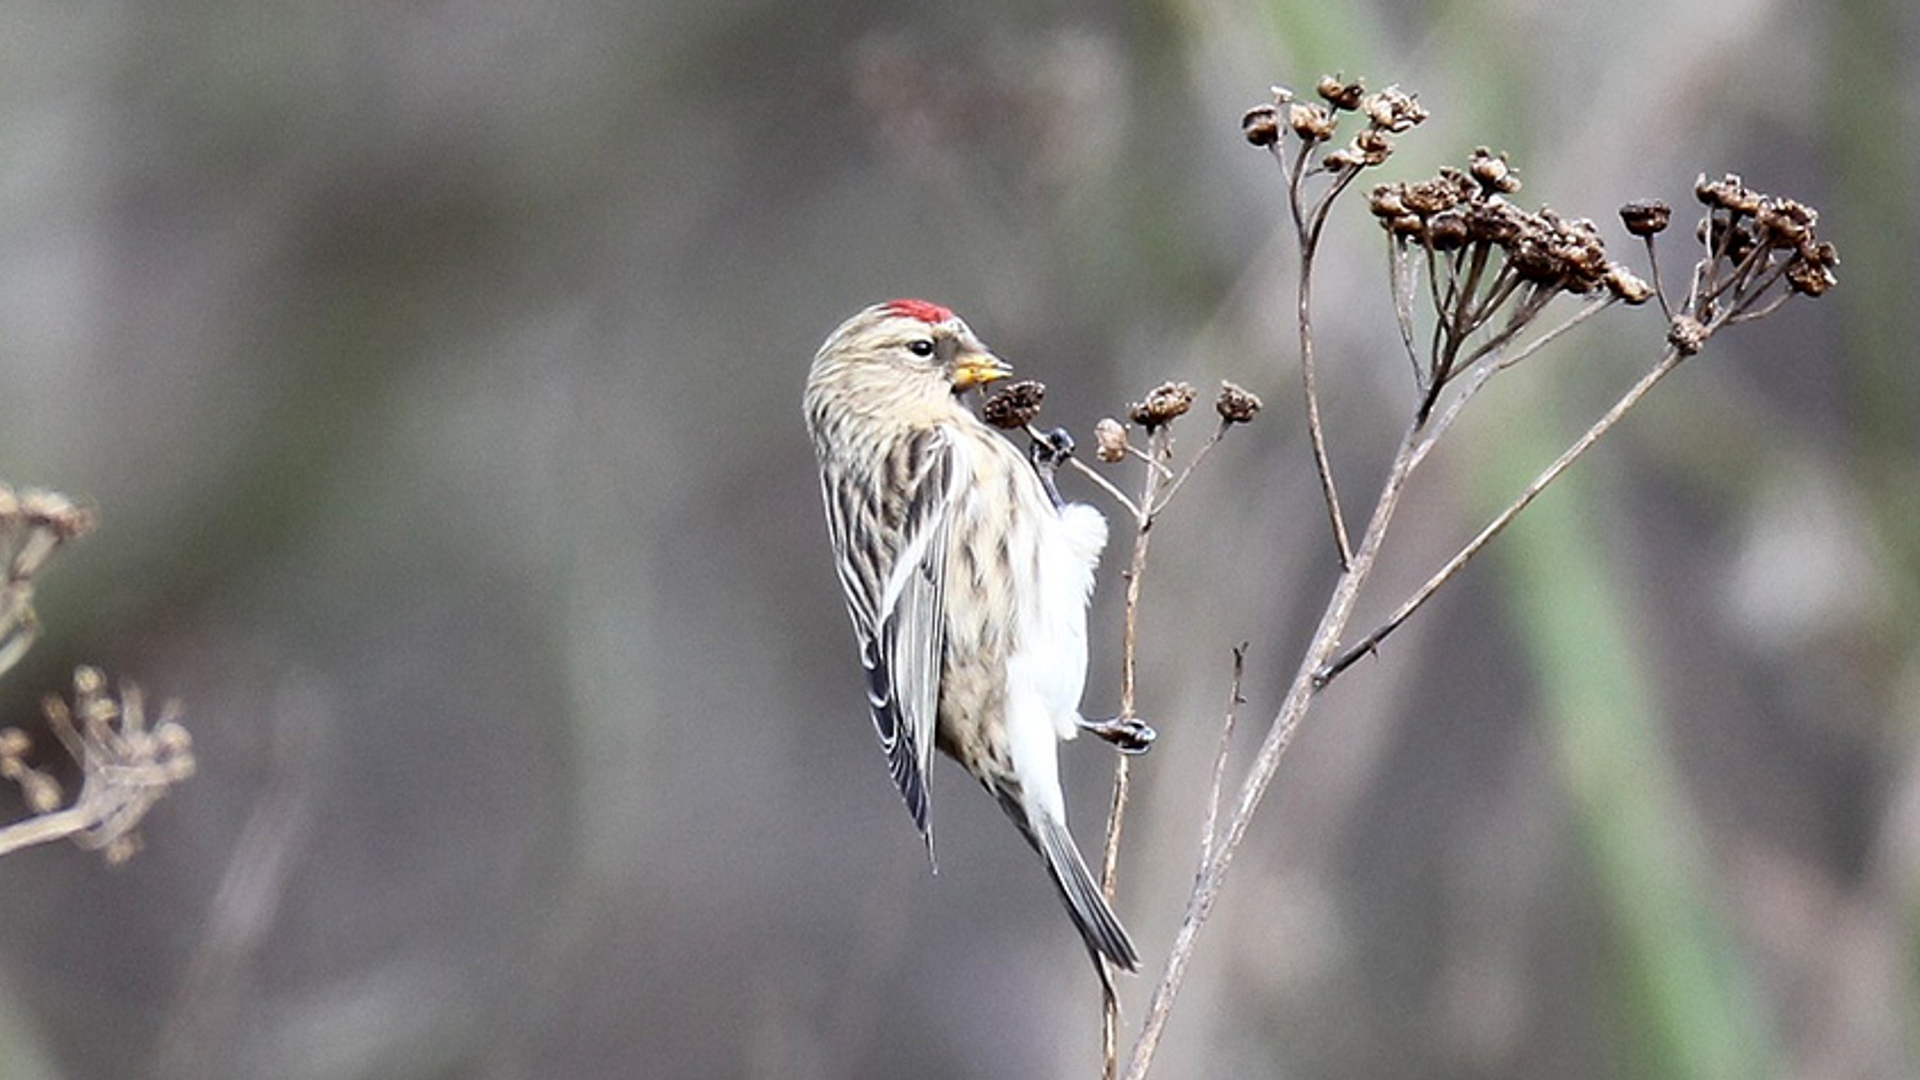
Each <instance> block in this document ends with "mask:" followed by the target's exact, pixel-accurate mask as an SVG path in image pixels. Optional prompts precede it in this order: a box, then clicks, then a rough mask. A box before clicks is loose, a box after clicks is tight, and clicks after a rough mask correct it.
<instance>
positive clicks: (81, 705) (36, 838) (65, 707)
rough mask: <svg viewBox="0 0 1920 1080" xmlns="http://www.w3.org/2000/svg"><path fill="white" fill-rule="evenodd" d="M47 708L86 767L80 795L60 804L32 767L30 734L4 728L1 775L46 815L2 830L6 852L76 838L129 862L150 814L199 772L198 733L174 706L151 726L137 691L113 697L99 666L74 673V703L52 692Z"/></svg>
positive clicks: (50, 721)
mask: <svg viewBox="0 0 1920 1080" xmlns="http://www.w3.org/2000/svg"><path fill="white" fill-rule="evenodd" d="M44 708H45V711H46V717H47V725H48V727H50V728H51V729H52V730H53V733H54V735H55V737H56V738H58V739H59V742H60V744H61V746H62V747H64V748H65V749H66V751H67V753H68V754H69V755H71V756H72V757H73V759H74V762H75V763H76V764H77V765H78V766H79V767H80V792H79V794H78V795H77V796H75V798H74V801H73V804H72V805H71V806H68V807H66V808H65V809H59V805H60V801H61V798H62V796H61V792H60V786H59V784H58V783H57V782H56V781H55V780H54V779H53V778H52V776H51V775H50V774H49V773H47V772H46V771H44V770H41V769H36V768H34V767H32V766H30V765H28V764H27V762H26V760H25V756H26V754H27V753H28V751H29V749H30V745H29V743H28V740H27V739H26V737H25V736H24V735H22V734H20V733H19V732H17V731H12V730H9V731H7V732H0V776H4V777H5V778H6V779H8V780H11V781H13V782H14V783H16V784H18V785H19V786H20V789H21V792H22V793H23V795H24V797H25V798H26V800H27V803H28V805H29V807H30V808H32V809H33V810H34V812H35V813H36V814H37V815H42V816H38V817H35V818H30V819H28V820H26V821H23V822H18V823H16V824H13V825H10V826H8V827H6V828H5V829H0V853H4V852H7V851H13V850H17V849H18V848H21V847H25V846H27V845H29V844H36V843H44V842H46V841H49V840H58V839H63V838H70V839H72V840H73V841H74V842H75V843H77V844H79V845H80V846H82V847H85V848H92V849H95V850H104V852H105V853H106V857H107V860H108V861H109V862H120V861H123V860H124V859H126V858H127V857H128V856H130V855H132V854H133V852H134V851H136V850H138V846H139V837H138V836H137V835H136V833H135V829H136V828H137V827H138V826H139V824H140V820H141V819H142V818H143V817H145V816H146V813H147V811H148V810H149V809H151V808H152V806H153V804H154V803H155V802H156V801H158V800H159V799H160V797H161V796H163V795H165V794H166V793H167V792H168V791H169V790H170V789H171V788H172V787H173V786H174V785H175V784H178V783H180V782H181V781H182V780H185V779H186V778H188V777H189V776H192V775H193V771H194V760H193V739H192V737H191V736H189V735H188V734H187V729H186V728H184V727H182V726H181V725H180V724H179V722H178V721H177V719H176V718H175V710H174V709H173V708H172V707H171V706H170V707H168V708H167V709H166V710H165V711H163V713H162V714H161V716H160V717H159V718H158V719H157V720H156V721H155V722H154V723H153V724H152V725H151V726H149V725H148V721H147V716H146V708H145V706H144V704H143V703H142V700H141V697H140V693H139V691H137V690H136V689H134V688H133V687H131V686H123V687H122V688H121V690H120V693H119V694H118V695H115V694H114V693H113V692H112V690H111V689H109V687H108V686H107V681H106V677H105V676H103V675H102V674H101V673H100V672H99V670H98V669H96V668H90V667H82V668H79V669H77V670H75V671H74V673H73V702H72V704H71V705H69V704H68V703H67V701H66V699H64V698H61V697H59V696H58V695H52V696H49V697H48V698H47V699H46V701H45V703H44ZM56 810H58V812H57V813H55V812H54V811H56Z"/></svg>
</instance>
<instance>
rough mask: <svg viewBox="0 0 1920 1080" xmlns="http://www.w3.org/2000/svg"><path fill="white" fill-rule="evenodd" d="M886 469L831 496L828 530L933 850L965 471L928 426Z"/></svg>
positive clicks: (903, 787)
mask: <svg viewBox="0 0 1920 1080" xmlns="http://www.w3.org/2000/svg"><path fill="white" fill-rule="evenodd" d="M879 466H880V467H879V468H878V469H877V470H875V471H873V472H871V473H868V474H866V475H865V476H863V477H860V478H858V479H853V478H849V479H848V480H844V481H842V482H841V484H840V489H839V490H833V489H831V488H830V489H829V490H828V491H827V500H826V501H827V523H828V528H829V531H830V532H831V533H832V536H833V546H834V551H835V553H836V554H837V555H838V562H839V571H840V584H841V586H842V587H843V588H844V589H845V590H846V594H847V611H848V613H849V614H850V615H852V617H853V627H854V632H855V634H856V635H857V636H858V638H859V642H860V662H861V664H862V665H863V666H864V667H865V668H866V673H867V704H868V705H869V706H870V707H871V709H872V711H873V726H874V731H875V733H876V734H878V735H879V736H880V748H881V749H882V750H883V751H885V753H886V755H887V768H888V770H889V771H890V772H891V773H892V774H893V782H894V784H895V785H896V786H897V787H899V789H900V795H901V797H902V798H903V799H905V800H906V803H907V810H908V812H909V813H911V814H912V815H913V823H914V825H915V826H917V827H918V828H919V830H920V833H921V835H922V836H925V837H927V838H928V843H929V844H931V843H932V835H931V833H929V831H928V815H927V809H928V798H927V771H928V767H929V766H930V765H931V763H932V760H933V729H934V720H935V715H936V713H937V711H938V708H939V701H940V659H941V648H942V645H943V629H942V628H943V627H944V626H945V605H946V566H947V535H948V531H949V522H950V519H951V517H952V513H951V510H952V507H953V506H954V504H955V502H956V494H957V492H958V490H959V485H960V483H962V482H963V478H964V476H965V474H966V465H965V461H964V451H963V450H962V449H961V448H960V447H959V445H958V444H957V443H956V441H955V440H954V439H953V438H952V437H951V436H950V435H949V434H948V433H947V431H946V430H945V429H942V428H928V429H926V430H924V431H920V432H916V433H915V434H913V435H912V436H911V437H909V438H907V439H904V440H901V441H900V442H899V443H898V444H896V446H895V447H894V448H893V450H892V451H891V452H890V453H889V454H888V456H887V457H886V459H885V460H883V461H882V462H880V463H879Z"/></svg>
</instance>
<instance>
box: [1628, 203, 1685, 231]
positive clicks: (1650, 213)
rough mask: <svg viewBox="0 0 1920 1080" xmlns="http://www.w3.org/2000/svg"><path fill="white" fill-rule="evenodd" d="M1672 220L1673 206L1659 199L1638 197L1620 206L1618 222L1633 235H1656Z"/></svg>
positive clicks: (1664, 229)
mask: <svg viewBox="0 0 1920 1080" xmlns="http://www.w3.org/2000/svg"><path fill="white" fill-rule="evenodd" d="M1672 220H1673V208H1672V207H1670V206H1668V205H1667V204H1666V203H1663V202H1661V201H1660V200H1659V199H1640V200H1637V201H1634V202H1630V203H1628V204H1626V205H1625V206H1622V207H1621V208H1620V222H1621V224H1623V225H1625V226H1626V227H1627V231H1628V232H1630V233H1632V234H1633V235H1635V236H1656V235H1658V234H1660V233H1662V232H1665V231H1666V228H1667V224H1668V223H1669V222H1671V221H1672Z"/></svg>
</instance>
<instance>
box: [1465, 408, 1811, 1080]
mask: <svg viewBox="0 0 1920 1080" xmlns="http://www.w3.org/2000/svg"><path fill="white" fill-rule="evenodd" d="M1549 411H1550V410H1549ZM1540 415H1541V413H1540V411H1538V410H1533V409H1528V408H1525V407H1521V408H1516V409H1514V410H1512V413H1511V415H1508V416H1506V417H1503V418H1502V423H1501V425H1500V427H1501V430H1502V438H1501V439H1500V440H1498V449H1497V451H1496V452H1497V453H1498V454H1499V455H1500V458H1499V460H1498V461H1495V462H1490V463H1489V464H1490V465H1491V468H1488V469H1485V470H1480V469H1476V470H1474V472H1475V475H1478V476H1481V477H1485V478H1487V483H1488V484H1489V485H1494V486H1495V487H1496V490H1494V491H1493V492H1490V493H1489V494H1490V496H1491V498H1492V499H1493V500H1494V501H1495V502H1497V501H1499V500H1503V499H1504V498H1505V496H1506V492H1508V491H1511V490H1512V489H1514V488H1517V487H1518V486H1520V485H1522V484H1524V483H1525V482H1526V481H1527V479H1528V478H1529V477H1530V476H1531V475H1532V473H1533V472H1534V471H1535V470H1536V469H1537V468H1538V465H1539V463H1540V462H1543V461H1547V460H1550V459H1551V458H1552V456H1553V454H1554V453H1555V452H1556V451H1557V449H1558V447H1557V446H1554V445H1551V444H1550V442H1549V440H1548V439H1547V438H1546V437H1545V435H1544V432H1543V431H1542V430H1541V425H1540V423H1539V421H1538V417H1539V416H1540ZM1590 480H1591V476H1590V474H1589V473H1588V472H1587V471H1586V470H1584V469H1575V470H1574V471H1573V472H1571V473H1569V474H1568V475H1567V476H1566V477H1565V478H1563V479H1562V480H1561V481H1559V483H1558V484H1557V485H1556V490H1554V491H1550V492H1547V493H1546V494H1544V495H1542V496H1541V498H1540V500H1539V501H1538V502H1536V503H1535V504H1534V505H1533V506H1532V507H1531V508H1530V509H1529V510H1528V511H1527V513H1525V514H1524V515H1522V516H1521V518H1520V519H1519V520H1518V522H1517V523H1516V527H1515V528H1514V529H1512V530H1509V532H1508V533H1507V534H1506V536H1504V537H1502V538H1501V540H1500V542H1499V543H1498V544H1497V545H1495V546H1496V548H1497V550H1498V551H1499V553H1500V557H1499V561H1498V562H1497V563H1496V564H1495V565H1497V566H1498V567H1499V568H1500V572H1501V574H1502V576H1503V578H1504V579H1505V580H1504V583H1503V584H1504V586H1505V593H1506V597H1505V599H1506V603H1507V605H1508V607H1509V609H1510V611H1511V612H1512V614H1513V618H1514V621H1515V624H1516V626H1517V628H1518V631H1519V636H1520V638H1521V640H1522V643H1523V648H1524V649H1525V650H1526V653H1525V658H1526V659H1527V660H1528V661H1529V662H1530V664H1531V667H1532V669H1533V675H1534V678H1535V679H1536V680H1537V683H1538V687H1539V700H1540V712H1541V717H1540V718H1541V722H1542V723H1543V724H1545V725H1546V728H1547V734H1548V737H1549V738H1550V739H1551V741H1552V744H1553V747H1554V751H1555V755H1556V758H1557V760H1558V761H1559V764H1560V768H1561V772H1562V775H1563V777H1564V780H1565V783H1566V787H1567V791H1568V793H1569V795H1570V796H1571V802H1572V809H1573V813H1574V816H1575V824H1576V827H1577V828H1578V830H1579V833H1580V837H1581V840H1582V842H1583V844H1584V847H1585V850H1586V856H1587V859H1588V861H1589V863H1590V864H1591V866H1592V870H1593V885H1594V888H1595V889H1596V890H1597V892H1598V894H1599V897H1600V899H1601V902H1602V905H1603V908H1604V910H1605V913H1606V915H1607V917H1608V918H1609V920H1610V921H1611V924H1612V931H1613V940H1612V941H1611V942H1610V943H1609V945H1610V947H1609V949H1608V950H1607V951H1608V953H1609V955H1610V957H1611V959H1612V961H1613V965H1614V966H1613V970H1612V974H1613V975H1614V976H1616V978H1615V979H1614V984H1613V986H1611V987H1609V990H1610V991H1611V997H1612V998H1613V1000H1614V1001H1616V1002H1617V1006H1618V1007H1617V1010H1616V1013H1615V1015H1616V1017H1617V1024H1618V1026H1617V1028H1616V1030H1615V1032H1614V1035H1615V1037H1616V1040H1617V1044H1618V1046H1619V1048H1620V1051H1621V1053H1620V1060H1621V1062H1622V1064H1623V1065H1624V1066H1625V1068H1624V1073H1625V1074H1626V1075H1632V1076H1636V1077H1674V1078H1686V1080H1697V1078H1698V1080H1703V1078H1709V1077H1712V1078H1722V1077H1728V1078H1733V1077H1738V1078H1748V1077H1763V1076H1771V1075H1779V1074H1780V1073H1781V1072H1782V1071H1783V1070H1782V1065H1781V1062H1780V1058H1779V1055H1778V1049H1777V1047H1776V1045H1775V1043H1774V1040H1773V1039H1772V1038H1771V1037H1770V1035H1769V1032H1768V1025H1767V1023H1766V1021H1765V1018H1764V1017H1763V1016H1762V1014H1761V1011H1760V1009H1759V1007H1758V1003H1757V1002H1756V1000H1755V996H1754V994H1753V992H1752V987H1751V984H1750V979H1749V975H1748V972H1747V970H1746V967H1745V964H1744V962H1743V960H1742V958H1741V956H1740V955H1739V953H1738V952H1737V950H1736V949H1735V947H1734V944H1733V940H1732V939H1733V936H1734V935H1733V933H1732V931H1731V930H1730V929H1729V927H1728V926H1727V920H1728V919H1729V918H1730V917H1731V916H1732V912H1731V911H1729V910H1728V909H1727V908H1726V907H1725V906H1724V905H1721V904H1718V903H1716V902H1715V901H1714V895H1715V892H1716V889H1715V886H1714V883H1713V879H1714V868H1713V866H1712V863H1711V861H1710V860H1709V858H1708V857H1707V854H1706V845H1705V843H1704V842H1703V839H1702V837H1701V835H1700V826H1699V823H1698V822H1697V820H1696V819H1695V817H1694V813H1693V809H1692V807H1691V806H1690V805H1689V803H1688V799H1687V794H1686V787H1685V785H1686V782H1685V779H1684V778H1683V777H1682V776H1681V774H1680V770H1679V768H1678V766H1677V764H1676V762H1675V760H1674V757H1673V754H1672V752H1671V750H1670V748H1669V747H1668V745H1667V740H1666V737H1665V732H1664V723H1665V721H1666V718H1665V717H1664V716H1663V715H1662V714H1661V712H1660V710H1659V707H1658V705H1657V703H1656V702H1655V700H1654V694H1653V691H1652V689H1651V686H1650V684H1651V682H1652V679H1651V677H1650V675H1649V674H1648V672H1647V670H1646V666H1645V663H1644V643H1643V642H1641V641H1640V640H1637V639H1636V637H1635V635H1634V634H1633V633H1632V630H1631V626H1632V621H1633V618H1632V612H1631V611H1630V610H1629V608H1628V606H1627V605H1626V604H1624V603H1623V602H1622V598H1623V596H1625V595H1626V592H1627V590H1625V589H1623V588H1622V587H1621V585H1620V582H1621V581H1622V580H1625V579H1626V578H1627V577H1628V576H1629V575H1623V574H1616V573H1614V572H1613V571H1612V569H1611V567H1610V562H1609V558H1608V553H1607V552H1606V550H1605V547H1604V544H1603V543H1602V534H1603V532H1604V530H1603V529H1600V528H1597V527H1595V523H1596V522H1598V521H1602V520H1604V519H1606V518H1607V517H1608V515H1607V514H1606V513H1605V512H1604V509H1603V503H1604V498H1602V499H1596V498H1594V497H1593V495H1592V493H1591V487H1592V485H1591V484H1590V483H1589V481H1590ZM1490 504H1491V503H1490Z"/></svg>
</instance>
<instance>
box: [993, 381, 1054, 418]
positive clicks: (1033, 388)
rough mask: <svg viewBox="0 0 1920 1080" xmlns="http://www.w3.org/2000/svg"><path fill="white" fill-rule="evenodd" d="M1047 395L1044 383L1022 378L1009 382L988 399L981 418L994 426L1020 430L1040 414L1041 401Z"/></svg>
mask: <svg viewBox="0 0 1920 1080" xmlns="http://www.w3.org/2000/svg"><path fill="white" fill-rule="evenodd" d="M1046 396H1047V388H1046V385H1045V384H1044V383H1041V382H1038V381H1036V380H1033V379H1021V380H1020V381H1018V382H1012V383H1008V384H1007V385H1006V386H1004V387H1001V388H1000V389H999V390H998V391H996V392H995V393H994V395H993V396H992V397H989V398H988V399H987V403H986V404H985V405H983V406H981V408H980V416H981V419H983V420H985V421H986V422H987V423H989V424H992V425H993V426H994V427H997V428H1003V429H1006V430H1019V429H1020V428H1024V427H1026V426H1027V425H1028V424H1030V423H1032V422H1033V418H1034V417H1036V416H1039V415H1040V402H1041V401H1042V400H1043V399H1044V398H1045V397H1046Z"/></svg>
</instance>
